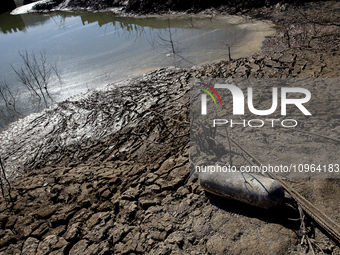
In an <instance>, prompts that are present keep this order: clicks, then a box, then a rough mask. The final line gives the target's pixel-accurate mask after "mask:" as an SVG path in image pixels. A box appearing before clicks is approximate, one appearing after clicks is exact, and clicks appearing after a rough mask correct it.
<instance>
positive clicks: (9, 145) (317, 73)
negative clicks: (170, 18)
mask: <svg viewBox="0 0 340 255" xmlns="http://www.w3.org/2000/svg"><path fill="white" fill-rule="evenodd" d="M339 10H340V6H339V3H338V2H320V3H319V2H317V3H311V4H309V5H308V6H305V7H300V8H299V9H297V8H296V7H290V6H285V7H284V8H282V6H281V7H278V8H272V9H269V8H266V9H258V10H253V12H252V14H254V15H261V16H262V18H263V17H267V18H270V19H272V20H273V21H274V22H276V25H277V29H278V34H277V36H276V37H272V38H268V39H267V40H266V42H265V45H264V49H263V51H262V52H259V53H258V54H255V55H253V56H250V57H247V58H241V59H236V60H231V61H221V62H218V63H213V64H207V65H202V66H196V67H193V68H191V69H180V68H164V69H160V70H156V71H154V72H151V73H149V74H147V75H144V76H143V77H142V78H140V79H137V80H134V81H126V82H125V84H126V85H128V86H123V87H122V88H121V90H122V91H123V92H124V95H128V96H129V97H130V98H133V99H134V101H137V102H138V105H136V104H134V103H133V102H132V101H131V100H127V98H126V96H124V95H122V94H121V92H119V91H118V90H117V89H116V88H115V87H109V88H108V89H107V90H106V91H96V92H92V93H90V94H89V95H88V96H86V97H84V98H79V99H77V98H75V99H73V100H68V101H66V102H64V103H61V104H60V105H59V106H58V107H55V108H53V109H49V110H46V111H45V112H43V113H41V114H38V115H36V116H35V117H34V118H31V119H30V121H29V123H30V125H27V120H26V121H22V122H21V124H20V122H19V123H16V124H14V125H12V129H9V130H7V131H6V132H3V133H2V134H1V137H0V143H1V149H0V152H1V155H2V158H3V159H4V162H5V166H6V168H8V169H11V167H13V166H16V167H17V166H19V167H21V168H19V170H18V173H20V174H22V176H21V177H20V178H18V179H17V180H16V181H15V182H13V184H12V189H11V195H12V198H13V201H14V203H13V204H11V203H9V202H8V200H9V198H8V195H7V202H6V201H5V199H4V198H3V197H1V198H0V228H1V229H0V254H72V255H73V254H138V253H139V254H304V253H307V252H309V254H313V253H312V251H311V250H310V249H308V247H307V246H306V245H305V244H302V245H301V244H300V243H301V231H300V221H296V220H294V219H297V218H298V217H299V214H298V212H297V211H296V210H295V209H294V208H293V207H291V206H289V205H286V204H285V205H282V206H280V207H279V208H274V209H271V210H266V209H260V208H256V207H252V206H250V205H247V204H243V203H240V202H236V201H232V200H228V199H222V198H219V197H216V196H214V195H211V194H208V193H205V192H204V191H203V189H202V188H201V187H200V186H199V183H198V181H196V180H194V179H191V178H189V144H190V143H189V135H188V133H189V125H188V124H187V122H188V121H189V82H190V80H191V79H192V78H199V77H212V78H217V77H219V78H225V77H257V78H270V77H276V78H286V77H298V78H308V77H314V78H320V77H323V78H331V77H339V75H340V68H339V67H340V66H339V63H340V53H339V51H338V49H339V24H337V23H338V20H339V19H338V16H339V15H340V11H339ZM301 13H302V14H301ZM307 14H308V16H307ZM306 17H307V18H306ZM331 102H332V103H333V105H332V107H333V106H334V105H336V104H338V100H337V95H336V94H335V95H333V97H332V98H331ZM141 104H142V105H146V107H147V108H148V109H144V108H143V107H141V106H140V105H141ZM332 109H334V108H332ZM150 110H152V111H154V112H157V113H159V114H161V115H162V116H159V115H157V114H155V113H154V112H152V111H150ZM313 110H315V111H316V110H320V116H321V117H322V118H323V121H324V123H325V125H324V126H322V127H320V128H319V129H317V130H308V131H313V132H316V133H320V134H323V135H327V136H330V137H332V136H333V137H334V138H335V139H336V138H337V137H339V135H340V134H339V133H340V129H339V115H338V113H334V112H332V111H328V108H327V105H325V106H324V108H322V109H313ZM321 113H322V114H321ZM167 117H171V119H169V118H167ZM55 120H58V121H55ZM116 123H120V126H119V127H118V126H114V125H115V124H116ZM15 127H16V128H15ZM113 127H114V128H113ZM84 128H85V131H86V130H88V134H91V136H90V137H88V136H86V135H84V136H79V137H78V138H77V130H78V131H79V130H81V129H84ZM86 132H87V131H86ZM285 132H286V131H278V132H277V134H275V135H269V134H268V133H267V132H262V133H261V132H260V133H259V134H256V135H255V134H253V133H254V132H251V131H249V132H247V133H249V135H248V134H247V136H241V135H239V134H238V133H237V132H235V133H231V136H232V137H233V138H234V139H235V140H237V141H238V142H239V143H240V144H241V145H242V146H244V147H246V148H247V150H249V152H251V153H252V154H253V155H254V156H256V157H258V158H260V159H261V160H263V161H266V160H268V161H270V160H272V159H275V158H274V155H272V154H270V153H265V150H264V148H265V144H266V143H268V142H270V143H272V144H277V142H278V141H280V142H282V143H281V144H282V146H284V145H286V144H285V142H284V141H282V140H280V139H281V136H284V135H283V134H286V133H285ZM41 134H43V135H41ZM85 134H86V133H85ZM294 137H295V139H298V140H300V141H301V143H306V144H309V143H307V142H308V141H313V142H315V143H327V145H329V146H328V150H329V155H331V156H332V157H336V156H338V152H337V151H338V146H339V144H338V143H336V142H334V141H332V142H330V141H328V140H327V139H325V140H326V141H327V142H324V141H325V140H323V138H316V137H314V136H310V135H302V134H294ZM259 148H260V149H259ZM278 149H280V148H279V146H277V147H274V148H272V150H274V151H275V150H276V151H277V150H278ZM233 150H236V148H233ZM308 153H310V155H312V156H314V157H315V156H317V150H316V149H315V150H314V149H313V147H311V148H310V150H309V152H306V155H308ZM294 154H296V152H295V151H292V152H291V153H290V154H287V156H289V155H290V156H292V155H294ZM323 157H327V153H326V154H324V155H323ZM18 162H19V163H18ZM16 163H18V165H16ZM338 163H339V162H338ZM24 172H27V173H26V174H24ZM290 184H291V185H292V186H293V187H294V188H296V189H297V190H298V191H299V192H300V193H301V194H302V195H304V196H305V197H306V198H307V199H308V200H310V201H311V202H313V203H314V204H315V205H316V206H317V207H318V208H320V209H321V210H322V211H323V212H325V213H326V214H327V215H328V216H329V217H330V218H332V219H333V220H334V221H336V222H337V223H338V224H339V223H340V216H339V205H340V198H339V196H338V194H339V192H340V185H339V181H338V179H310V180H299V179H294V180H291V181H290ZM6 194H8V193H7V191H6ZM306 223H307V230H308V231H309V232H308V235H309V237H310V238H311V240H312V241H313V242H314V244H313V247H314V252H315V253H316V254H323V253H326V254H340V248H339V244H338V243H336V242H334V241H333V240H332V239H331V238H329V237H328V235H327V233H325V232H323V231H322V229H321V228H319V227H318V226H317V225H315V223H313V221H311V220H310V219H309V218H308V217H307V219H306Z"/></svg>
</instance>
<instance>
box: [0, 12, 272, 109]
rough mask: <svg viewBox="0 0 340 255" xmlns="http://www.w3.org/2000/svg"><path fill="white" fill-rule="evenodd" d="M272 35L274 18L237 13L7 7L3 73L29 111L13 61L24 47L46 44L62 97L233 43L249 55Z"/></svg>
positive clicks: (236, 53)
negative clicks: (128, 13) (22, 10)
mask: <svg viewBox="0 0 340 255" xmlns="http://www.w3.org/2000/svg"><path fill="white" fill-rule="evenodd" d="M271 34H273V28H272V27H271V25H269V24H266V23H264V22H259V21H253V20H250V19H245V18H241V17H231V16H214V17H213V16H203V15H199V16H197V15H196V16H189V15H171V16H170V15H169V16H167V15H162V16H152V17H138V18H131V17H118V16H115V15H114V14H113V13H87V12H51V13H30V14H22V15H10V14H8V13H7V14H2V15H0V42H1V47H0V56H1V58H0V75H1V77H0V79H2V80H3V79H5V80H6V83H7V84H8V85H9V87H10V89H11V90H12V91H13V93H14V92H15V93H16V94H17V97H18V99H19V100H18V102H19V106H18V107H19V108H20V109H19V110H20V111H21V112H23V113H24V115H26V114H28V113H30V112H33V111H34V108H33V107H32V106H31V105H30V100H29V93H28V92H27V91H26V90H25V89H24V88H23V86H22V85H21V84H20V83H19V82H18V79H17V77H16V76H15V74H14V72H13V70H12V67H11V66H13V67H20V66H21V65H22V60H21V58H20V56H19V54H18V52H23V51H26V50H27V51H28V52H29V53H31V52H34V53H35V54H39V52H41V51H44V52H46V57H47V60H48V61H50V62H51V63H54V62H57V63H58V66H59V70H60V72H61V77H62V82H63V83H62V85H60V84H59V83H57V82H56V81H52V83H51V86H50V93H51V95H52V97H53V98H54V99H55V100H56V102H60V101H62V100H65V99H66V98H68V97H70V96H72V95H75V94H77V93H80V92H84V91H87V90H90V89H93V88H96V87H100V86H103V85H106V84H108V83H111V82H114V81H118V80H122V79H126V78H134V77H137V76H140V75H142V74H143V73H146V72H149V71H152V70H154V69H156V68H159V67H165V66H174V65H175V66H180V67H190V66H194V65H197V64H201V63H204V62H211V61H215V60H219V59H227V58H228V47H227V45H229V46H230V48H231V57H232V58H237V57H242V56H247V55H250V54H253V53H255V52H257V51H258V50H260V48H261V45H262V41H263V40H264V39H265V36H268V35H271ZM170 41H171V42H172V43H171V42H170ZM172 46H173V47H174V50H175V53H176V54H172V51H173V50H172ZM1 100H2V99H1V98H0V107H4V103H3V101H1Z"/></svg>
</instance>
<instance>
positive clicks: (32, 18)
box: [0, 12, 195, 34]
mask: <svg viewBox="0 0 340 255" xmlns="http://www.w3.org/2000/svg"><path fill="white" fill-rule="evenodd" d="M68 17H80V19H81V22H82V24H83V25H84V26H86V25H88V24H93V23H96V25H98V26H99V27H103V26H104V25H113V26H119V27H120V28H121V29H124V30H126V31H132V30H134V31H140V29H141V28H144V27H149V28H151V29H165V28H167V26H168V22H167V18H163V19H162V18H161V19H160V18H159V17H158V18H156V17H154V18H129V17H118V16H115V15H114V14H112V13H86V12H53V13H48V14H45V13H42V14H40V13H31V14H22V15H10V14H9V13H5V14H1V15H0V30H1V32H2V33H4V34H6V33H13V32H19V31H26V29H27V28H29V27H34V26H38V25H42V24H44V23H46V22H48V21H49V20H50V19H53V20H54V22H56V23H58V24H59V26H60V27H63V26H65V19H66V18H68ZM58 20H59V21H58ZM194 23H195V19H194V18H193V17H189V18H180V19H172V21H171V26H172V27H173V28H193V27H194V26H195V25H194ZM64 28H65V27H64Z"/></svg>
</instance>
